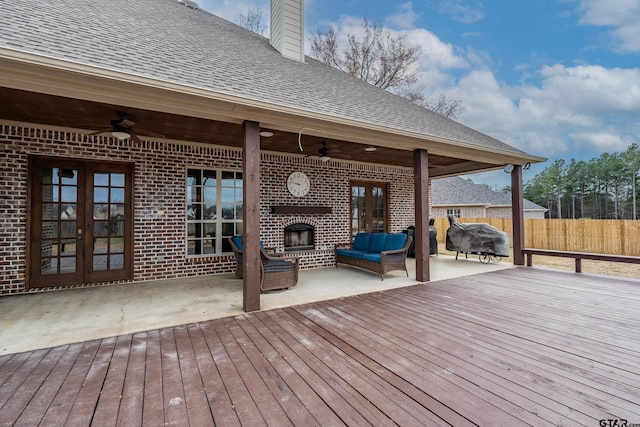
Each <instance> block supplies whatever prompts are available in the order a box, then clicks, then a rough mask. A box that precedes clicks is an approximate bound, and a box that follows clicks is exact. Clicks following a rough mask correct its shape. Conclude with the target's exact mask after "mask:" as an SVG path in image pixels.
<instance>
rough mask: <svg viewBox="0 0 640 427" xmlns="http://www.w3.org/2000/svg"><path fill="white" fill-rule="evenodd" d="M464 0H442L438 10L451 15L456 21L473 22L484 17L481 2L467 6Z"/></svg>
mask: <svg viewBox="0 0 640 427" xmlns="http://www.w3.org/2000/svg"><path fill="white" fill-rule="evenodd" d="M463 3H464V1H463V0H440V3H439V4H438V10H439V12H440V13H446V14H449V15H451V17H452V18H453V19H454V20H455V21H460V22H463V23H465V24H473V23H474V22H477V21H480V20H482V19H484V10H483V8H482V5H481V4H478V5H477V6H475V7H472V6H466V5H464V4H463Z"/></svg>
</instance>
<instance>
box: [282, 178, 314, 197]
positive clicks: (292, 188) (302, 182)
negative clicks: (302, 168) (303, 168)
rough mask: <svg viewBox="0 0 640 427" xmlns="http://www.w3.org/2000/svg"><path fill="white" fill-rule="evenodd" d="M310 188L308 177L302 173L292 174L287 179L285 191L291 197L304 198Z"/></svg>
mask: <svg viewBox="0 0 640 427" xmlns="http://www.w3.org/2000/svg"><path fill="white" fill-rule="evenodd" d="M310 187H311V183H310V182H309V177H307V175H305V174H304V173H302V172H294V173H292V174H291V175H289V178H287V189H289V193H291V195H292V196H296V197H303V196H306V195H307V193H308V192H309V188H310Z"/></svg>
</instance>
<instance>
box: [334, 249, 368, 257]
mask: <svg viewBox="0 0 640 427" xmlns="http://www.w3.org/2000/svg"><path fill="white" fill-rule="evenodd" d="M336 254H338V255H342V256H347V257H350V258H356V259H365V257H366V256H367V255H368V254H369V252H367V251H357V250H355V249H338V250H337V251H336Z"/></svg>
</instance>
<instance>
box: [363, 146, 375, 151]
mask: <svg viewBox="0 0 640 427" xmlns="http://www.w3.org/2000/svg"><path fill="white" fill-rule="evenodd" d="M376 150H377V148H376V147H367V148H365V149H364V151H376Z"/></svg>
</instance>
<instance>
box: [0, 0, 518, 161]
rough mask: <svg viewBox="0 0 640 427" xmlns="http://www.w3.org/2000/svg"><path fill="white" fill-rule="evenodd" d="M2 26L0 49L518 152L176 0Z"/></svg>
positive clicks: (66, 7)
mask: <svg viewBox="0 0 640 427" xmlns="http://www.w3.org/2000/svg"><path fill="white" fill-rule="evenodd" d="M1 19H2V22H0V48H9V49H15V50H21V51H25V52H32V53H37V54H41V55H45V56H49V57H53V58H58V59H64V60H67V61H72V62H76V63H81V64H90V65H94V66H98V67H102V68H106V69H111V70H117V71H120V72H126V73H131V74H136V75H141V76H145V77H149V78H154V79H159V80H162V81H167V82H171V83H176V84H182V85H187V86H193V87H196V88H200V89H204V90H209V91H214V92H218V93H223V94H229V95H234V96H239V97H243V98H248V99H253V100H258V101H261V102H269V103H273V104H277V105H282V106H286V107H289V108H295V109H299V110H303V111H309V112H321V113H323V114H329V115H332V116H335V117H338V118H346V119H349V120H355V121H359V122H363V123H370V124H376V125H382V126H385V127H388V128H392V129H396V130H402V131H409V132H416V133H420V134H424V135H428V136H434V137H442V138H447V139H452V140H457V141H465V142H468V143H472V144H477V145H478V146H484V147H491V148H494V149H499V150H504V151H507V152H512V153H517V154H524V153H523V152H522V151H520V150H517V149H515V148H513V147H510V146H508V145H506V144H504V143H502V142H500V141H497V140H496V139H494V138H491V137H489V136H487V135H484V134H482V133H480V132H477V131H475V130H473V129H470V128H468V127H466V126H463V125H461V124H459V123H457V122H455V121H452V120H449V119H446V118H444V117H442V116H440V115H438V114H435V113H432V112H430V111H427V110H425V109H424V108H421V107H418V106H416V105H414V104H412V103H410V102H408V101H407V100H405V99H403V98H401V97H398V96H395V95H393V94H390V93H388V92H385V91H382V90H381V89H379V88H376V87H374V86H371V85H369V84H366V83H364V82H362V81H360V80H358V79H356V78H352V77H350V76H348V75H346V74H344V73H342V72H340V71H337V70H334V69H332V68H330V67H328V66H326V65H324V64H322V63H320V62H318V61H315V60H313V59H311V58H307V63H306V64H305V63H299V62H296V61H293V60H290V59H287V58H285V57H283V56H282V55H280V54H279V53H278V52H277V51H276V50H275V49H273V48H272V47H271V46H270V45H269V40H268V39H266V38H264V37H261V36H259V35H257V34H254V33H252V32H250V31H248V30H245V29H244V28H242V27H239V26H237V25H235V24H233V23H231V22H228V21H226V20H224V19H221V18H219V17H217V16H214V15H212V14H210V13H208V12H206V11H203V10H193V9H190V8H188V7H185V6H183V5H182V4H180V3H179V2H178V1H177V0H135V1H131V0H126V1H125V0H108V1H99V2H94V1H86V0H56V1H41V0H13V1H10V2H4V3H3V5H2V18H1Z"/></svg>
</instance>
